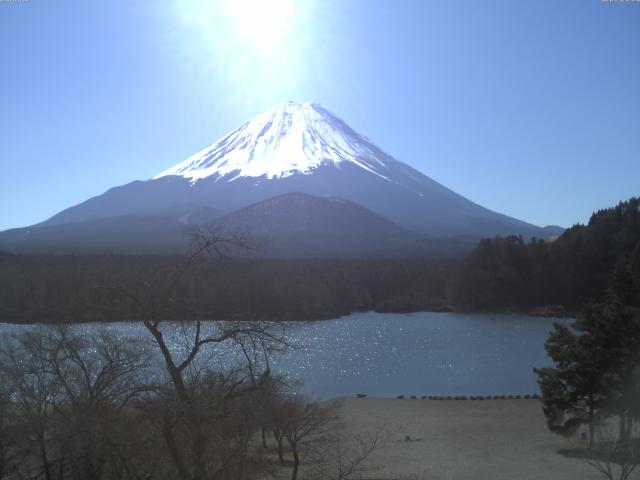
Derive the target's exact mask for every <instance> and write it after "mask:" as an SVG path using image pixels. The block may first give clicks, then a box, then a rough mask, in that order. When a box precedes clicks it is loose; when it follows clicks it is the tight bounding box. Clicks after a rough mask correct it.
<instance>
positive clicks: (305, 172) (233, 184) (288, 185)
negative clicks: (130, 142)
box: [0, 102, 547, 251]
mask: <svg viewBox="0 0 640 480" xmlns="http://www.w3.org/2000/svg"><path fill="white" fill-rule="evenodd" d="M394 121H395V120H394ZM415 145H416V148H415V150H414V152H413V156H414V157H416V158H418V157H420V156H423V155H428V151H429V146H428V144H426V143H416V144H415ZM460 175H464V172H460ZM293 192H299V193H301V194H306V195H309V196H312V197H316V198H320V199H327V198H334V199H342V200H348V201H350V202H352V203H353V204H356V205H359V206H360V207H363V208H364V209H365V210H366V211H369V212H372V213H373V214H375V215H378V216H380V217H382V218H383V219H385V220H387V221H390V222H392V223H393V224H395V225H397V226H398V227H399V228H401V229H402V230H403V231H409V232H413V233H415V234H419V235H428V236H430V237H431V236H442V237H444V236H460V237H464V238H476V239H477V238H480V237H488V236H489V237H491V236H495V235H511V234H521V235H523V236H526V237H529V236H536V237H540V238H544V237H546V236H547V234H546V232H545V230H544V229H542V228H540V227H537V226H535V225H530V224H528V223H525V222H522V221H520V220H517V219H515V218H511V217H507V216H506V215H502V214H500V213H497V212H493V211H491V210H488V209H486V208H483V207H481V206H480V205H477V204H476V203H473V202H472V201H470V200H468V199H466V198H464V197H463V196H461V195H459V194H457V193H456V192H453V191H452V190H450V189H448V188H447V187H445V186H444V185H441V184H440V183H438V182H436V181H435V180H433V179H432V178H429V177H428V176H427V175H425V174H424V173H422V172H420V171H418V170H416V169H414V168H412V167H411V166H410V165H408V164H406V163H404V162H401V161H399V160H396V159H395V158H394V157H392V156H391V155H389V154H387V153H385V152H383V151H382V150H381V149H379V148H378V147H376V146H375V145H374V144H373V142H371V141H370V140H369V139H367V138H366V137H364V136H362V135H360V134H358V133H356V132H355V131H354V130H353V129H352V128H351V127H349V126H348V125H347V124H346V123H345V122H344V121H342V120H341V119H340V118H339V117H338V116H337V115H335V114H333V113H332V112H330V111H329V110H328V109H326V108H325V107H323V106H321V105H319V104H316V103H294V102H286V103H284V104H282V105H280V106H278V107H276V108H274V109H272V110H269V111H267V112H265V113H262V114H260V115H258V116H256V117H255V118H254V119H252V120H250V121H249V122H247V123H245V124H244V125H242V126H241V127H239V128H238V129H236V130H234V131H233V132H231V133H229V134H228V135H227V136H225V137H224V138H222V139H221V140H219V141H218V142H216V143H215V144H213V145H211V146H209V147H207V148H205V149H204V150H202V151H200V152H198V153H196V154H195V155H193V156H191V157H189V158H187V160H185V161H183V162H181V163H178V164H177V165H175V166H174V167H172V168H169V169H168V170H165V171H163V172H162V173H160V174H159V175H157V176H156V177H154V178H153V179H150V180H144V181H134V182H131V183H128V184H126V185H121V186H117V187H113V188H111V189H109V190H108V191H106V192H104V193H103V194H102V195H98V196H96V197H93V198H90V199H88V200H86V201H85V202H82V203H80V204H78V205H75V206H72V207H70V208H67V209H66V210H63V211H62V212H60V213H58V214H57V215H54V216H53V217H51V218H50V219H48V220H47V221H45V222H43V223H42V224H41V225H40V227H42V228H43V230H41V232H43V235H45V234H46V235H45V237H46V238H47V239H49V240H51V238H52V237H51V235H54V234H55V233H56V232H58V231H60V232H63V233H64V235H63V234H62V233H61V234H60V235H61V238H62V237H64V239H65V241H66V240H68V239H69V238H72V237H73V235H75V233H74V232H76V231H79V230H76V229H78V228H79V229H82V228H85V227H86V229H87V231H88V232H95V231H96V228H97V227H95V225H96V222H98V223H99V224H100V225H101V226H103V227H104V228H105V232H104V235H103V237H105V238H106V237H108V236H109V235H111V234H112V233H113V232H115V231H118V232H120V233H119V234H121V237H119V238H121V240H122V241H123V242H124V241H126V242H131V241H133V239H138V240H139V241H140V245H141V246H142V247H141V250H142V251H144V248H147V245H151V244H152V243H154V242H157V243H158V244H162V245H165V244H167V243H169V241H170V239H171V238H174V239H175V238H178V237H179V233H180V232H179V229H180V228H183V227H184V225H185V224H207V223H210V222H212V221H213V220H214V219H215V218H217V217H218V216H221V217H222V216H224V218H227V219H229V218H232V217H233V214H234V212H241V211H244V210H242V209H245V208H248V207H249V206H251V205H262V206H264V205H271V204H270V203H268V202H267V203H266V204H265V203H262V202H265V201H267V200H269V199H272V198H280V199H281V200H282V199H286V201H280V202H276V205H277V208H276V210H277V212H275V213H273V214H269V215H271V217H269V215H266V214H265V215H266V217H268V218H276V217H277V218H278V219H280V220H282V221H280V220H278V222H275V224H273V223H274V222H271V223H269V222H267V224H268V225H267V226H268V227H269V228H272V229H273V228H275V229H281V230H284V231H287V232H289V233H291V232H292V229H291V228H289V227H290V225H289V227H286V225H285V224H287V222H288V223H289V224H295V223H296V222H295V221H294V220H295V218H298V219H299V218H302V217H304V216H305V215H307V216H309V219H307V220H309V221H312V220H313V219H314V218H319V216H322V215H324V213H323V214H322V215H321V213H320V212H325V213H326V212H329V211H331V212H334V213H335V214H336V215H337V213H336V210H339V209H338V208H334V207H336V206H339V205H338V204H334V203H332V204H331V208H328V207H327V208H324V207H322V208H320V207H317V206H314V205H315V203H314V202H303V204H304V205H303V207H304V208H302V207H300V205H299V204H298V203H296V202H295V201H294V200H295V199H296V198H299V197H295V196H294V197H291V196H290V195H289V194H291V193H293ZM305 198H306V197H305ZM292 203H293V204H295V205H294V206H295V208H294V207H291V205H290V204H292ZM320 203H325V202H320ZM340 205H342V204H340ZM345 205H347V204H344V205H343V206H342V208H347V207H346V206H345ZM299 207H300V208H299ZM316 207H317V208H316ZM296 209H297V210H296ZM251 212H254V213H256V212H257V213H256V214H255V215H252V216H251V218H253V219H256V218H258V217H259V216H260V215H258V214H261V213H260V212H267V213H268V212H270V210H269V209H267V210H264V209H262V208H252V209H251ZM245 213H246V212H245ZM361 213H362V211H361ZM229 215H231V217H229ZM243 215H244V214H243ZM345 215H346V214H345ZM338 217H339V215H338V216H336V217H335V221H336V222H338ZM365 217H367V215H365V214H364V213H362V215H360V214H358V215H355V216H348V215H346V216H343V217H341V218H349V219H350V220H349V221H350V222H354V223H357V222H360V220H356V218H360V219H361V220H362V222H363V223H362V224H361V225H360V227H359V228H362V229H364V230H363V231H368V232H370V231H372V230H368V228H369V227H367V226H366V225H367V224H368V223H367V222H368V221H365V219H366V218H365ZM242 218H245V217H244V216H243V217H242ZM323 218H324V217H323ZM369 218H370V216H369ZM162 219H164V220H162ZM158 222H160V223H161V224H162V222H169V224H171V225H170V226H169V227H167V225H166V224H162V225H160V226H158ZM376 223H377V224H378V223H379V222H376ZM80 224H82V225H83V227H82V228H81V227H80V226H78V225H80ZM272 224H273V225H272ZM122 225H125V226H126V227H127V228H124V227H123V226H122ZM131 225H133V226H134V227H135V228H134V227H131ZM141 225H147V227H145V229H142V230H144V231H141V230H140V226H141ZM163 225H164V226H163ZM305 225H306V224H305ZM324 225H331V222H325V223H324ZM263 226H264V225H263ZM354 226H355V225H354ZM54 227H55V228H54ZM130 227H131V228H130ZM160 227H162V228H160ZM165 227H166V228H165ZM255 227H256V229H258V230H259V229H260V228H261V227H260V226H258V225H256V226H255ZM285 227H286V228H285ZM167 228H168V230H167ZM327 228H328V227H327ZM127 229H128V230H127ZM136 229H137V230H136ZM162 229H165V230H162ZM171 229H173V230H171ZM147 230H148V232H149V233H148V235H147V234H145V235H143V233H144V232H146V231H147ZM334 230H335V229H334ZM374 230H375V229H374ZM34 231H35V230H33V229H27V233H26V234H25V235H27V234H28V236H30V237H33V236H34V234H33V232H34ZM162 231H164V232H167V231H173V232H174V233H173V234H169V233H161V232H162ZM336 231H337V230H336ZM341 231H342V234H344V235H346V233H345V232H346V231H347V230H344V229H343V230H341ZM376 231H377V230H376ZM109 232H111V233H109ZM176 232H177V233H176ZM330 233H331V232H327V235H329V234H330ZM334 233H335V232H334ZM16 234H20V235H21V234H22V233H20V232H18V233H16ZM12 235H13V234H12ZM113 235H115V233H113ZM113 235H112V236H113ZM172 235H173V236H172ZM296 235H297V234H296ZM294 236H295V235H294ZM315 236H316V237H317V238H316V240H314V242H316V243H318V242H319V243H318V245H320V244H321V243H322V241H321V240H320V239H321V238H325V236H319V235H315ZM391 236H393V235H391ZM401 236H402V235H401ZM346 237H348V235H346V236H345V238H343V241H344V242H345V245H346V244H347V243H348V242H351V241H353V238H351V239H349V238H346ZM365 237H366V235H365ZM12 238H13V237H12ZM20 238H22V240H21V241H24V239H23V237H20ZM34 238H35V237H34ZM38 238H39V237H38ZM43 238H44V237H43ZM296 238H298V237H296ZM412 238H413V237H412ZM1 240H2V236H1V235H0V247H1V246H2V242H1ZM49 240H47V241H49ZM394 242H395V240H394ZM293 243H295V242H293ZM289 244H290V243H287V245H289ZM470 245H472V243H470ZM318 248H320V246H319V247H318ZM322 248H324V247H322ZM363 248H364V247H363ZM398 248H400V247H398Z"/></svg>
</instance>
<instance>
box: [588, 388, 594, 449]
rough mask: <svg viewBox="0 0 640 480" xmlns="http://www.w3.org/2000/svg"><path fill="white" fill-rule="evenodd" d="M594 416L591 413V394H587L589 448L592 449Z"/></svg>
mask: <svg viewBox="0 0 640 480" xmlns="http://www.w3.org/2000/svg"><path fill="white" fill-rule="evenodd" d="M594 422H595V418H594V414H593V396H592V395H590V396H589V450H593V442H594V436H595V425H594Z"/></svg>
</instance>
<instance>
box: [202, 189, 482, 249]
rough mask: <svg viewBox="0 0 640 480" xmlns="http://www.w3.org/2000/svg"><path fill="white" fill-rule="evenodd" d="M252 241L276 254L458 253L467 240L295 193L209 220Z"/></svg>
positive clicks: (341, 202) (469, 244)
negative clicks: (435, 234)
mask: <svg viewBox="0 0 640 480" xmlns="http://www.w3.org/2000/svg"><path fill="white" fill-rule="evenodd" d="M213 224H214V225H215V226H217V227H219V228H220V229H221V230H222V231H229V232H234V231H240V232H243V233H246V234H248V236H249V237H250V238H254V239H256V240H257V241H258V242H259V244H260V248H259V253H258V254H262V255H265V256H271V257H279V258H294V257H333V258H343V257H348V258H365V257H371V258H379V257H385V258H393V257H395V258H398V257H404V258H407V257H425V256H428V257H438V258H443V257H461V256H462V255H463V254H465V253H467V252H468V251H470V250H471V248H473V245H474V243H475V242H474V241H473V240H472V239H467V238H448V239H439V238H433V237H429V236H426V235H420V234H417V233H414V232H410V231H408V230H406V229H404V228H401V227H399V226H398V225H396V224H394V223H393V222H390V221H389V220H387V219H386V218H384V217H382V216H380V215H378V214H376V213H373V212H372V211H370V210H368V209H366V208H364V207H362V206H360V205H358V204H356V203H354V202H350V201H348V200H343V199H339V198H332V197H314V196H311V195H307V194H303V193H299V192H294V193H288V194H284V195H279V196H276V197H273V198H270V199H267V200H263V201H262V202H258V203H255V204H253V205H250V206H248V207H245V208H243V209H240V210H238V211H236V212H233V213H231V214H228V215H225V216H223V217H220V218H218V219H217V220H215V221H214V223H213Z"/></svg>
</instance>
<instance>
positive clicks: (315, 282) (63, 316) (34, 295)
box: [0, 255, 450, 323]
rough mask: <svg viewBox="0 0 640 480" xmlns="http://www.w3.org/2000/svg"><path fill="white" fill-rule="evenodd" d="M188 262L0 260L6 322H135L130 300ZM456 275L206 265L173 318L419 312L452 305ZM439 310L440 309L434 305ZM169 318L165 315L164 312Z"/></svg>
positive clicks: (296, 264) (362, 266) (158, 293)
mask: <svg viewBox="0 0 640 480" xmlns="http://www.w3.org/2000/svg"><path fill="white" fill-rule="evenodd" d="M183 261H184V259H183V258H182V257H166V256H165V257H162V256H157V257H156V256H124V255H123V256H101V255H100V256H99V255H88V256H66V255H65V256H51V255H47V256H35V255H4V256H1V257H0V322H18V323H22V322H29V323H31V322H45V323H49V322H87V321H118V320H131V319H134V318H137V316H138V310H137V306H136V304H135V301H134V300H133V299H131V298H130V297H129V296H128V295H126V294H124V293H123V292H133V293H135V295H136V296H137V297H140V298H144V299H145V301H149V300H151V301H153V298H154V297H156V298H162V297H163V295H164V291H165V290H166V289H167V288H168V285H167V283H168V281H169V280H168V279H170V278H173V277H174V274H175V272H176V271H179V269H180V268H181V265H182V263H183ZM449 274H450V266H449V265H446V264H441V263H435V262H430V261H426V260H420V261H374V262H366V261H344V260H343V261H328V260H314V261H302V260H291V261H285V260H259V261H258V260H227V261H224V262H222V263H220V262H217V261H216V262H200V263H198V264H197V265H196V267H195V268H192V269H191V270H189V272H188V273H187V274H186V275H185V276H184V278H183V279H182V280H181V282H180V286H179V288H177V289H176V291H175V293H174V295H173V298H172V308H171V311H170V313H169V315H170V317H171V318H173V319H236V320H239V319H246V320H250V319H251V320H255V319H267V320H305V319H322V318H331V317H336V316H340V315H343V314H347V313H350V312H353V311H358V310H372V309H381V310H385V309H386V310H389V309H391V310H395V309H397V308H400V309H402V308H404V309H408V310H421V309H425V308H428V307H429V305H430V302H431V303H433V302H432V300H433V299H439V300H440V301H441V299H444V298H446V288H447V285H448V284H449V279H448V275H449ZM436 303H437V302H436ZM163 315H165V316H166V315H167V314H166V313H165V314H163Z"/></svg>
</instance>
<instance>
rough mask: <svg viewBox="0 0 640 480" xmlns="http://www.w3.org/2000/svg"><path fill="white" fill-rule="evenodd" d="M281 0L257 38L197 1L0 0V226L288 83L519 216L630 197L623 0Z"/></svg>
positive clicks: (298, 94) (239, 113)
mask: <svg viewBox="0 0 640 480" xmlns="http://www.w3.org/2000/svg"><path fill="white" fill-rule="evenodd" d="M221 1H224V0H221ZM226 1H228V0H226ZM292 1H293V2H294V6H295V15H292V16H290V17H287V19H285V20H286V21H287V22H288V23H289V24H287V25H282V26H280V27H279V28H280V29H281V30H282V29H286V32H287V34H286V36H283V37H278V42H277V43H274V45H272V46H271V49H269V50H268V51H266V50H261V48H258V47H260V46H259V45H258V46H256V45H255V44H253V45H249V44H248V43H247V38H246V35H245V36H244V37H243V36H242V35H240V34H238V32H234V29H238V28H239V27H238V24H237V21H245V22H246V19H245V20H242V19H241V20H238V18H234V19H231V18H230V17H228V16H224V15H220V14H219V9H217V6H216V5H215V4H216V2H215V1H212V0H166V1H161V0H137V1H135V2H134V1H124V0H123V1H120V2H114V1H110V2H107V1H86V0H55V1H53V0H30V1H23V2H0V69H1V70H0V112H1V113H0V162H1V167H2V168H1V170H0V172H1V173H0V229H5V228H10V227H16V226H23V225H29V224H32V223H35V222H38V221H42V220H44V219H46V218H47V217H49V216H51V215H53V214H54V213H56V212H58V211H60V210H62V209H63V208H65V207H68V206H71V205H73V204H76V203H78V202H81V201H83V200H85V199H87V198H88V197H90V196H93V195H97V194H100V193H102V192H104V191H105V190H106V189H108V188H109V187H111V186H115V185H120V184H123V183H127V182H130V181H133V180H136V179H147V178H150V177H152V176H154V175H155V174H156V173H158V172H160V171H162V170H164V169H165V168H167V167H169V166H171V165H172V164H174V163H177V162H179V161H181V160H183V159H184V158H186V157H187V156H189V155H191V154H192V153H194V152H196V151H197V150H199V149H200V148H202V147H204V146H206V145H208V144H210V143H212V142H214V141H215V140H217V139H218V138H219V137H221V136H222V135H224V134H225V133H227V132H228V131H230V130H232V129H233V128H235V127H237V126H239V125H240V124H242V123H243V122H244V121H246V120H248V119H249V118H251V117H252V116H254V115H256V114H258V113H260V112H261V111H263V110H266V109H268V108H271V107H273V106H274V105H276V104H278V103H280V102H282V101H285V100H288V99H290V100H298V101H314V102H320V103H322V104H324V105H325V106H327V107H328V108H330V109H331V110H333V111H334V112H336V113H337V114H338V115H339V116H341V117H342V118H343V119H344V120H345V121H347V122H348V123H349V124H350V125H351V126H352V127H354V128H355V129H356V130H358V131H359V132H361V133H364V134H365V135H367V136H368V137H369V138H371V139H372V140H374V141H375V142H376V143H377V144H378V145H379V146H380V147H382V148H383V149H384V150H386V151H388V152H389V153H391V154H392V155H394V156H395V157H396V158H398V159H399V160H402V161H405V162H407V163H409V164H411V165H413V166H414V167H416V168H418V169H419V170H421V171H422V172H424V173H425V174H427V175H429V176H431V177H432V178H434V179H435V180H437V181H439V182H441V183H443V184H444V185H446V186H448V187H449V188H451V189H453V190H455V191H457V192H458V193H460V194H462V195H464V196H466V197H468V198H470V199H471V200H473V201H475V202H477V203H479V204H481V205H484V206H486V207H488V208H491V209H493V210H497V211H500V212H503V213H506V214H508V215H512V216H515V217H517V218H520V219H523V220H526V221H529V222H532V223H536V224H539V225H545V224H560V225H563V226H569V225H571V224H573V223H576V222H585V221H586V220H588V217H589V215H590V213H591V212H592V211H594V210H596V209H598V208H602V207H606V206H610V205H613V204H615V203H617V202H618V201H620V200H623V199H626V198H628V197H630V196H632V195H640V3H625V2H603V1H601V0H563V1H557V0H535V1H526V0H519V1H513V0H506V1H489V0H487V1H477V0H469V1H462V0H459V1H442V0H439V1H428V0H415V1H408V0H400V1H393V2H392V1H386V2H381V1H380V2H379V1H374V0H361V1H356V0H307V1H303V0H299V1H296V0H292ZM250 21H256V19H255V18H251V19H250ZM234 22H235V23H234ZM244 26H245V27H246V24H245V25H244ZM245 33H246V32H245ZM278 35H279V33H278ZM254 40H255V39H254ZM249 43H250V42H249ZM263 43H264V42H263Z"/></svg>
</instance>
